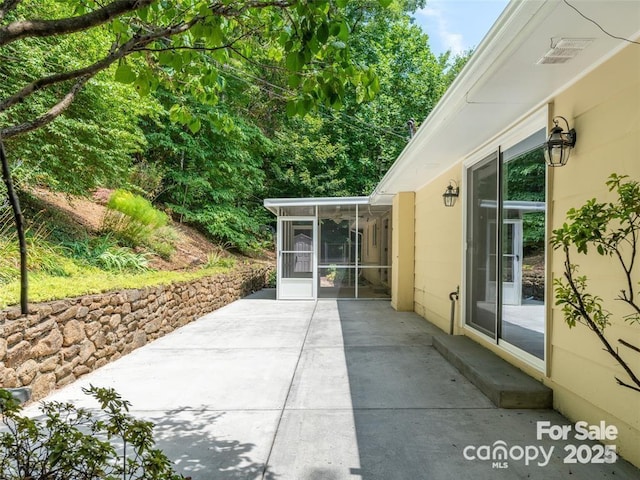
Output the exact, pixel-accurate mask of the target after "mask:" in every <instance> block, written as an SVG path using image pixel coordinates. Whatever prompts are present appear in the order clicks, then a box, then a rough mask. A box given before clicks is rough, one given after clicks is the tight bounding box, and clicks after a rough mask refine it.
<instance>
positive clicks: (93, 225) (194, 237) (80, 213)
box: [31, 188, 226, 270]
mask: <svg viewBox="0 0 640 480" xmlns="http://www.w3.org/2000/svg"><path fill="white" fill-rule="evenodd" d="M31 193H32V194H33V195H34V196H36V197H37V198H38V199H39V200H41V201H42V202H44V203H46V204H47V205H49V206H51V207H53V208H55V209H56V210H58V211H60V212H62V213H64V214H65V216H67V217H68V218H69V219H71V220H72V221H73V222H74V223H76V224H78V225H79V226H81V227H83V228H84V229H86V230H87V231H88V232H89V233H97V232H98V231H99V230H100V228H101V226H102V220H103V218H104V215H105V211H106V208H105V206H104V203H106V201H107V199H108V198H109V195H110V193H111V191H110V190H106V189H100V190H98V191H96V192H95V194H94V195H93V198H84V197H76V196H72V195H64V194H60V193H53V192H50V191H48V190H46V189H42V188H38V189H34V190H32V191H31ZM172 227H173V228H174V229H175V230H176V231H177V232H178V242H177V244H176V251H175V253H174V254H173V255H171V259H170V260H169V261H167V260H164V259H162V258H160V257H158V256H154V257H153V258H152V259H151V261H150V264H151V266H152V267H153V268H155V269H159V270H185V269H190V268H196V267H199V266H201V265H202V264H204V263H206V262H207V256H208V255H210V254H211V253H213V252H218V253H221V254H222V255H225V254H226V253H225V252H223V251H222V250H221V248H220V247H219V246H217V245H215V244H214V243H212V242H210V241H209V240H208V239H207V238H206V237H205V236H204V235H202V234H201V233H199V232H198V231H196V230H194V229H193V228H190V227H188V226H186V225H183V224H179V223H176V222H174V223H172Z"/></svg>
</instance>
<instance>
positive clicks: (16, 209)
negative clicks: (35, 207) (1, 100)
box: [0, 137, 29, 315]
mask: <svg viewBox="0 0 640 480" xmlns="http://www.w3.org/2000/svg"><path fill="white" fill-rule="evenodd" d="M0 162H1V163H2V179H3V180H4V184H5V185H6V186H7V196H8V197H9V203H10V204H11V208H12V209H13V216H14V218H15V221H16V230H17V231H18V242H19V244H20V309H21V311H22V314H23V315H26V314H27V313H29V305H28V286H29V284H28V277H27V242H26V240H25V237H24V217H23V216H22V210H21V209H20V201H19V200H18V196H17V195H16V191H15V189H14V188H13V180H12V179H11V171H10V170H9V162H8V161H7V155H6V153H5V151H4V143H3V142H2V137H0Z"/></svg>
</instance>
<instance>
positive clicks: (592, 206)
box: [551, 174, 640, 392]
mask: <svg viewBox="0 0 640 480" xmlns="http://www.w3.org/2000/svg"><path fill="white" fill-rule="evenodd" d="M627 178H628V177H627V176H619V175H616V174H612V175H611V176H610V177H609V180H608V181H607V185H608V187H609V191H614V190H615V192H616V194H617V197H618V198H617V199H616V201H615V202H609V203H599V202H598V201H597V200H596V199H595V198H593V199H591V200H589V201H588V202H587V203H585V204H584V205H583V206H582V207H580V208H578V209H575V208H572V209H571V210H569V211H568V212H567V219H568V220H569V221H568V222H567V223H564V224H563V225H562V227H561V228H558V229H557V230H554V231H553V237H552V239H551V243H552V244H553V247H554V248H555V249H562V251H563V253H564V258H565V262H564V274H563V278H556V279H555V280H554V286H555V292H556V305H561V306H562V312H563V313H564V316H565V321H566V322H567V325H569V327H575V325H576V324H577V323H581V324H583V325H586V326H587V327H588V328H589V330H591V331H592V332H593V333H594V334H595V335H596V336H597V337H598V339H599V340H600V342H601V343H602V344H603V345H604V348H605V350H606V352H607V353H609V355H611V356H612V357H613V358H614V359H615V360H616V363H618V364H619V365H620V366H621V367H622V368H623V370H624V371H625V373H626V374H627V375H628V377H629V378H630V379H631V383H629V381H626V380H622V379H620V378H619V377H616V381H617V382H618V384H619V385H622V386H624V387H627V388H630V389H632V390H636V391H638V392H640V378H639V376H638V374H636V373H635V372H634V370H633V369H632V367H631V366H630V365H629V362H627V361H626V360H625V359H624V355H623V354H621V353H619V351H618V349H617V348H614V346H613V345H612V343H611V341H610V340H609V339H608V338H607V337H606V336H605V329H606V327H608V326H609V325H610V324H611V322H610V320H609V319H610V317H611V312H609V311H607V310H606V309H605V308H604V307H603V299H602V298H601V297H599V296H597V295H594V294H592V293H589V290H588V283H587V277H586V276H585V275H579V274H578V266H577V265H576V264H574V263H573V262H572V259H571V251H572V246H575V248H576V249H577V251H578V253H579V254H584V255H586V254H587V253H588V251H589V248H595V250H596V252H597V253H598V254H599V255H602V256H607V257H611V258H612V259H613V260H612V261H613V264H617V265H618V266H619V267H620V269H621V271H622V276H623V286H622V287H623V288H622V289H621V290H620V295H619V296H618V298H617V300H619V301H620V302H622V303H623V304H624V305H625V306H626V307H627V308H628V311H629V313H628V314H627V315H625V316H624V317H623V319H624V321H626V322H628V323H630V324H638V323H639V322H640V302H638V300H637V295H639V294H640V290H636V289H637V288H638V284H634V280H633V279H634V275H635V273H634V266H635V261H636V259H637V258H636V257H637V255H638V248H639V247H640V245H639V244H638V242H639V241H640V182H638V181H637V180H627ZM618 342H619V343H620V345H622V346H623V347H625V348H628V349H629V350H630V351H631V352H633V353H634V354H639V353H640V348H639V347H638V346H637V345H633V344H631V343H629V342H627V341H625V340H622V339H619V340H618Z"/></svg>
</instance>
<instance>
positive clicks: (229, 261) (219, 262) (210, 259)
mask: <svg viewBox="0 0 640 480" xmlns="http://www.w3.org/2000/svg"><path fill="white" fill-rule="evenodd" d="M235 264H236V260H235V258H233V257H225V256H223V255H222V254H221V253H220V252H211V253H210V254H209V255H207V263H205V264H204V265H203V267H202V268H215V267H222V268H233V266H234V265H235Z"/></svg>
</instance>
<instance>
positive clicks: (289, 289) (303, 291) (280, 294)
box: [276, 216, 318, 300]
mask: <svg viewBox="0 0 640 480" xmlns="http://www.w3.org/2000/svg"><path fill="white" fill-rule="evenodd" d="M295 221H302V222H310V224H311V227H312V228H311V232H312V233H311V236H312V240H313V241H312V246H311V251H310V252H307V251H304V252H300V253H303V254H305V255H307V254H310V255H311V269H312V273H311V278H283V273H284V272H283V270H284V268H283V265H282V261H283V258H284V255H283V253H295V251H294V250H291V251H289V250H287V251H286V252H285V251H284V250H283V240H284V235H283V224H284V222H295ZM277 236H278V251H277V255H278V268H277V271H278V279H277V284H276V285H277V289H276V295H277V299H278V300H315V299H316V298H317V296H318V289H317V278H318V254H317V251H318V248H317V245H318V222H317V219H316V217H315V216H299V217H297V216H295V217H294V216H291V217H289V216H287V217H279V218H278V232H277Z"/></svg>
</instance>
